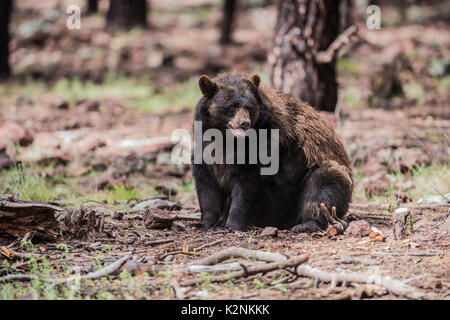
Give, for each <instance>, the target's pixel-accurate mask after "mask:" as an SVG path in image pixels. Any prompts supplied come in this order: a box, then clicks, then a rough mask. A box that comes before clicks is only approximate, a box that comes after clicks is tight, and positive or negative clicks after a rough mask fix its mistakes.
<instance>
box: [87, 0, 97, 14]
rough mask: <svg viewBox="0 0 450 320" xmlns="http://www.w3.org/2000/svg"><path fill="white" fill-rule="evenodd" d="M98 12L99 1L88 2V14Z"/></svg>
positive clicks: (91, 0) (90, 0)
mask: <svg viewBox="0 0 450 320" xmlns="http://www.w3.org/2000/svg"><path fill="white" fill-rule="evenodd" d="M97 12H98V0H88V2H87V13H88V14H94V13H97Z"/></svg>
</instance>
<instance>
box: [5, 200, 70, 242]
mask: <svg viewBox="0 0 450 320" xmlns="http://www.w3.org/2000/svg"><path fill="white" fill-rule="evenodd" d="M61 210H62V209H61V208H59V207H57V206H54V205H51V204H48V203H44V202H29V201H19V200H15V199H14V198H13V197H12V196H0V240H1V239H17V238H20V239H21V238H23V237H24V236H25V235H26V234H27V233H30V234H31V235H32V237H33V239H35V240H48V241H54V240H56V239H57V237H58V223H57V221H56V218H55V212H57V211H61Z"/></svg>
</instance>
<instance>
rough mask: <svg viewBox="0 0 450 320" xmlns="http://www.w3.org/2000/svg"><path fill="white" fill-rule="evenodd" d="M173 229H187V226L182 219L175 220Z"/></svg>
mask: <svg viewBox="0 0 450 320" xmlns="http://www.w3.org/2000/svg"><path fill="white" fill-rule="evenodd" d="M171 230H172V231H185V230H186V226H185V225H184V223H183V222H181V221H175V222H174V223H172V228H171Z"/></svg>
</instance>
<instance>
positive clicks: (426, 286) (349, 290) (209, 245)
mask: <svg viewBox="0 0 450 320" xmlns="http://www.w3.org/2000/svg"><path fill="white" fill-rule="evenodd" d="M171 2H173V1H170V2H169V1H167V2H165V4H164V5H162V4H160V3H158V4H155V6H154V7H153V10H154V12H153V13H152V20H151V21H152V22H151V29H149V30H144V31H139V32H136V33H135V35H134V36H133V37H130V38H131V39H132V40H129V39H128V40H127V42H126V43H125V44H121V45H120V46H119V45H118V44H117V43H119V42H120V39H121V38H120V37H121V36H120V35H119V36H118V35H117V34H116V35H114V34H111V33H109V32H106V31H98V29H99V27H101V26H102V23H103V20H101V19H100V18H99V17H98V16H95V17H90V18H87V20H86V28H84V29H82V31H83V32H82V33H70V32H68V30H67V29H64V28H60V27H58V24H57V23H63V22H61V21H63V20H61V19H60V20H57V21H59V22H57V23H55V24H54V25H53V28H52V29H51V30H50V31H49V32H50V35H51V36H45V35H40V34H34V35H33V36H24V35H23V34H20V32H19V31H18V30H19V25H20V24H21V23H22V22H24V21H27V19H30V18H31V17H33V18H36V17H37V16H38V14H37V10H38V9H40V8H38V5H37V4H32V1H23V2H21V4H20V8H18V10H16V13H15V16H13V21H14V30H16V31H15V32H14V33H13V39H12V43H13V45H12V46H13V53H12V63H13V65H14V64H16V67H15V68H16V69H15V74H16V76H15V78H14V79H13V83H14V84H13V85H11V87H13V86H19V87H20V86H24V88H23V89H22V90H16V89H14V90H12V89H11V90H9V89H8V85H6V87H4V85H3V87H2V88H3V91H0V92H1V93H2V94H1V95H0V107H1V110H2V111H1V113H0V123H1V125H0V133H4V132H6V131H5V130H8V132H10V133H11V132H14V134H13V135H9V136H8V135H2V137H5V136H6V138H3V140H2V138H1V137H0V173H1V174H2V175H1V176H0V178H1V179H3V181H2V184H1V186H0V191H3V192H2V193H5V194H6V193H9V194H14V192H15V191H17V193H18V195H19V199H20V194H21V189H20V188H15V186H16V187H17V186H19V184H17V185H14V182H10V181H15V180H11V176H12V175H14V174H16V173H14V172H12V171H13V170H14V168H15V167H14V165H16V164H18V163H22V166H23V168H24V169H23V172H25V174H27V173H29V174H33V176H36V177H38V178H39V179H41V180H42V179H43V180H42V181H44V182H45V183H46V184H49V185H51V186H52V188H53V189H52V190H53V191H55V192H57V191H56V190H58V188H59V187H60V185H64V186H65V187H67V188H68V190H69V194H67V193H63V192H57V195H56V196H52V197H50V198H49V199H47V202H48V203H52V204H54V205H57V206H59V207H61V208H62V211H61V212H59V213H58V215H59V216H60V217H61V219H62V220H64V219H66V220H64V221H63V222H62V223H63V224H64V223H66V224H65V226H66V227H67V229H65V230H63V231H61V233H60V234H59V235H58V238H57V240H56V241H53V242H48V241H44V242H42V241H39V239H33V234H28V235H26V236H25V238H22V237H17V238H15V239H14V238H9V237H3V236H0V245H2V246H5V247H7V248H6V249H4V251H2V250H0V257H2V256H1V255H2V254H3V256H4V257H2V258H5V261H7V262H6V263H4V264H3V266H2V267H0V279H1V276H6V275H11V274H30V273H31V274H36V275H38V276H39V277H40V278H42V279H44V278H48V277H53V278H57V277H67V276H69V275H73V274H76V273H77V272H80V273H81V275H85V274H88V273H89V272H93V271H95V270H98V269H100V268H102V267H103V266H106V265H109V264H111V263H114V261H117V260H118V259H120V258H122V257H124V256H127V255H131V258H130V259H129V260H128V262H127V263H126V264H125V265H123V266H122V267H121V268H120V269H119V271H116V272H115V273H112V274H110V275H108V277H103V278H100V279H94V280H86V281H82V282H81V286H80V287H76V288H70V289H67V288H66V287H65V286H49V285H48V284H45V281H42V283H37V282H36V281H38V280H34V281H31V282H12V283H5V284H0V285H1V286H2V287H1V291H0V293H1V296H0V299H11V298H12V299H36V298H40V299H42V298H47V299H52V298H86V297H90V298H97V299H111V298H113V299H124V298H131V299H176V298H182V299H404V298H407V297H405V295H402V294H398V293H394V292H392V290H387V289H386V287H385V286H382V285H378V284H373V283H357V282H356V281H349V282H348V283H345V284H342V283H338V285H335V284H333V283H331V284H330V281H319V280H317V279H314V278H313V277H305V276H298V275H295V274H294V273H293V272H292V270H290V271H288V270H282V269H275V270H272V271H270V272H267V273H264V274H262V273H257V274H254V275H246V276H244V277H240V278H236V279H230V280H227V281H224V282H215V281H211V279H210V278H209V275H207V274H204V273H200V274H195V273H192V272H186V270H185V268H186V266H187V264H188V263H191V262H193V261H195V260H199V259H201V258H204V257H208V256H209V255H212V254H214V253H217V252H219V251H220V250H222V249H226V248H229V247H242V248H248V249H252V250H262V251H269V252H278V253H281V254H283V255H286V256H289V257H291V256H299V255H303V254H308V255H309V259H308V261H307V262H306V264H308V265H309V266H311V267H313V268H318V269H320V270H323V271H326V272H337V273H342V274H344V273H358V274H362V275H379V276H382V277H390V278H392V279H394V280H402V281H404V282H403V283H406V284H408V285H409V286H410V287H412V288H414V290H416V291H417V292H420V293H423V294H425V295H426V296H427V297H429V298H438V299H448V298H450V254H449V250H448V249H449V246H450V203H449V201H448V199H445V198H444V196H443V195H445V194H448V193H449V192H450V185H449V181H450V170H449V167H448V163H449V159H450V158H449V133H450V122H449V119H450V105H449V101H450V100H449V92H450V91H449V90H448V88H449V81H448V75H447V76H446V77H445V76H442V77H438V78H436V77H434V76H431V75H430V74H429V72H428V70H429V65H430V64H431V63H432V61H433V60H436V59H437V60H438V59H440V58H442V57H448V56H449V50H450V31H449V29H448V23H446V22H442V21H440V20H439V19H437V20H436V21H434V22H420V23H414V22H410V23H408V24H405V25H401V26H398V25H395V22H392V26H388V27H384V28H382V29H381V30H377V31H376V33H375V31H373V32H367V34H366V37H367V38H368V39H369V40H370V41H371V42H372V43H376V44H377V46H376V47H374V46H373V45H367V44H362V45H360V46H357V47H354V48H352V50H351V51H350V52H347V53H346V55H345V56H344V57H342V58H341V60H340V63H339V83H340V97H341V99H340V102H339V103H340V105H339V108H338V109H339V112H337V113H336V114H334V115H324V116H325V117H327V119H329V120H330V121H331V122H332V123H333V124H334V125H335V127H336V130H337V132H338V133H339V135H340V137H341V138H342V140H343V142H344V144H345V147H346V149H347V151H348V153H349V156H350V158H351V160H352V163H353V165H354V174H355V184H356V187H355V194H354V198H353V203H352V206H351V209H350V211H349V213H348V215H347V217H346V220H347V222H349V223H350V226H352V228H350V227H349V229H350V230H349V229H347V231H346V233H344V234H342V235H337V236H329V235H326V234H322V235H321V234H313V235H310V234H297V233H294V232H291V231H288V230H277V232H276V234H274V235H268V236H266V235H263V234H262V233H263V231H264V230H262V229H259V228H254V229H252V230H250V231H249V232H245V233H242V232H232V231H229V230H226V229H221V228H218V229H216V230H214V231H210V232H204V231H199V230H197V229H196V228H195V227H194V226H193V224H194V223H195V221H196V220H197V219H198V217H199V207H198V202H197V199H196V195H195V192H194V184H193V181H192V174H191V170H190V168H189V166H176V165H173V164H171V163H170V161H169V159H170V151H171V149H172V147H173V143H172V142H171V140H170V136H171V134H172V132H173V130H174V129H187V130H191V126H192V120H193V113H192V110H193V107H194V105H189V104H188V105H186V106H184V107H183V108H181V110H177V111H172V110H168V111H167V110H164V111H158V112H154V111H152V112H143V111H141V110H136V109H134V108H130V107H129V106H128V105H127V103H128V100H126V99H121V98H120V97H113V98H111V97H110V96H108V95H107V94H105V95H101V96H99V97H97V98H96V99H91V98H87V99H86V100H81V101H74V102H72V101H70V100H69V99H66V98H65V97H64V96H63V97H61V95H58V94H55V93H54V91H53V90H51V89H49V90H48V91H47V90H46V89H45V88H52V85H53V84H54V83H55V82H57V81H58V79H60V78H61V77H70V78H76V77H79V78H81V79H94V82H98V83H102V81H104V77H105V76H106V74H107V73H108V72H111V71H115V70H116V69H117V68H118V66H119V65H120V67H121V68H124V69H125V74H127V76H131V77H135V78H139V77H141V76H142V75H146V74H147V75H150V78H149V79H150V80H149V86H156V87H163V86H171V85H174V84H176V83H178V82H180V81H184V80H185V79H188V78H190V77H191V76H194V77H195V76H197V75H199V74H202V73H215V72H218V71H224V70H235V71H246V72H253V71H258V72H262V73H263V74H264V71H263V70H264V61H265V57H266V52H267V49H268V47H269V46H270V36H271V31H270V30H271V28H272V26H273V22H274V19H275V17H274V15H275V8H274V7H273V6H269V7H265V8H259V7H255V8H249V9H247V10H246V12H245V13H242V16H243V15H246V16H248V17H254V19H244V18H242V17H241V18H240V19H239V23H238V25H239V27H238V28H237V32H236V34H235V39H236V41H237V43H236V44H234V45H231V46H229V47H227V48H220V47H219V46H218V44H216V42H217V37H218V33H217V27H216V24H217V23H216V22H215V21H217V19H218V18H219V12H218V11H217V10H214V7H213V8H212V9H211V8H209V7H208V6H206V8H207V9H204V10H205V11H204V12H203V11H202V12H203V13H202V12H200V13H199V11H198V10H197V11H196V10H194V9H192V12H194V13H195V14H197V15H200V14H204V15H205V17H207V18H202V17H203V16H202V15H200V18H199V17H198V16H195V17H196V18H195V19H193V18H192V17H191V15H192V14H191V13H190V11H189V10H188V9H186V8H189V6H193V4H191V3H190V2H189V1H181V2H178V1H177V4H176V5H174V4H171ZM180 3H181V4H180ZM205 3H209V2H205ZM47 5H48V7H52V4H48V3H47ZM178 6H181V8H179V7H178ZM25 8H31V9H25ZM208 8H209V9H208ZM101 9H102V10H104V8H101ZM425 9H427V10H429V11H430V12H434V11H433V7H432V6H431V7H430V8H428V7H426V8H425ZM434 9H435V8H434ZM171 10H172V11H171ZM177 10H181V11H183V10H184V11H183V12H184V13H183V14H182V15H181V14H180V15H177V12H179V11H177ZM424 12H428V11H426V10H425V11H424ZM190 17H191V18H190ZM265 19H267V21H270V22H271V23H260V21H263V20H265ZM192 21H194V22H195V21H196V22H195V23H194V22H192ZM131 32H133V31H131ZM167 33H170V36H168V35H167ZM180 36H181V37H183V38H185V39H184V40H183V41H180V40H179V39H180ZM199 39H201V41H200V40H199ZM193 43H198V44H199V45H198V46H193V45H192V44H193ZM38 44H39V45H43V46H44V49H42V48H40V47H39V46H38ZM115 46H116V47H115ZM117 46H119V49H117ZM149 46H150V47H151V48H154V50H150V49H148V48H149ZM83 48H84V49H83ZM83 50H85V51H86V50H87V51H88V50H95V51H96V52H97V53H96V54H86V58H85V59H84V60H83V59H81V60H80V59H75V58H74V56H75V55H76V56H80V55H81V52H83ZM155 52H156V53H155ZM405 52H409V54H405V55H404V57H406V58H405V59H406V60H407V64H406V66H405V67H404V68H401V70H399V71H398V73H397V74H396V76H398V77H399V79H400V81H401V82H402V83H403V84H404V91H405V92H404V94H403V95H402V96H400V97H394V98H391V97H390V98H389V99H387V98H386V99H384V98H381V99H379V100H375V103H373V104H372V105H371V104H370V103H369V101H370V97H371V96H376V94H375V93H374V92H376V89H374V85H373V83H372V82H373V80H374V79H375V78H376V77H377V76H379V75H380V74H381V75H383V74H385V73H386V72H384V73H383V72H382V70H383V67H384V66H386V65H389V64H390V63H392V61H394V59H395V58H396V57H398V56H399V54H401V53H405ZM50 53H51V55H52V57H53V58H52V59H49V57H48V55H49V54H50ZM167 55H170V56H171V58H163V57H166V56H167ZM112 56H115V57H116V58H117V59H119V60H117V59H116V60H114V59H113V58H111V57H112ZM152 57H153V58H152ZM152 59H153V60H155V61H159V62H154V63H152V62H151V61H153V60H152ZM145 61H146V62H145ZM149 61H150V62H149ZM164 61H166V62H164ZM65 62H70V63H65ZM380 72H381V73H380ZM30 77H31V78H33V79H35V80H36V81H43V82H44V83H46V85H48V87H44V89H37V90H34V89H33V90H34V91H31V92H33V94H28V93H27V92H28V91H27V90H26V89H25V88H26V85H27V83H29V81H31V80H30ZM26 79H28V80H26ZM446 79H447V80H446ZM263 80H264V81H267V80H266V79H265V78H264V77H263ZM386 81H390V80H389V79H388V80H386ZM30 90H31V89H30ZM36 92H37V94H36ZM7 126H9V127H7ZM5 128H6V129H5ZM11 128H13V129H14V130H13V129H11ZM2 130H4V131H2ZM8 139H9V140H8ZM11 141H12V142H13V143H10V142H11ZM14 143H15V144H14ZM427 170H428V171H427ZM2 171H3V172H2ZM427 172H431V173H430V175H432V176H431V177H428V176H426V173H427ZM41 180H40V181H41ZM7 181H9V182H7ZM58 181H59V182H58ZM61 181H63V182H62V183H61ZM68 186H69V187H68ZM121 188H123V189H124V191H123V192H122V193H121V191H120V190H122V189H121ZM130 190H131V191H130ZM147 190H151V191H148V192H147ZM431 195H434V196H435V199H434V200H433V199H431V198H430V196H431ZM427 197H428V198H427ZM158 199H160V200H158ZM23 200H32V201H33V200H37V199H34V198H32V197H30V199H23ZM39 200H45V199H39ZM88 200H95V201H97V202H87V201H88ZM400 207H404V208H409V210H410V220H409V222H408V228H407V234H406V235H405V236H404V237H403V238H402V239H398V240H396V239H395V237H394V233H393V218H392V217H393V212H394V211H395V209H398V208H400ZM154 208H159V209H160V210H163V211H164V212H165V213H166V214H169V215H170V216H171V217H172V218H173V219H174V221H175V222H171V223H170V224H169V225H168V227H167V228H163V229H160V230H158V229H153V228H150V227H149V226H150V223H149V222H148V219H149V218H148V216H149V212H152V210H155V209H154ZM0 212H2V211H0ZM87 212H93V215H94V216H95V223H94V224H93V225H90V224H89V223H90V222H88V221H84V220H82V221H79V222H78V224H77V225H70V223H69V222H70V221H69V220H70V219H73V216H71V214H72V213H73V214H74V215H75V216H76V215H80V214H81V215H83V214H85V213H87ZM102 217H104V221H103V220H101V219H103V218H102ZM0 218H1V216H0ZM62 220H61V221H62ZM100 220H101V223H100V224H98V223H97V222H98V221H100ZM61 221H59V222H61ZM358 221H359V222H360V221H365V222H367V223H368V225H369V230H367V227H366V229H364V228H361V227H360V226H361V225H360V224H359V225H358V223H357V222H358ZM100 225H101V227H100ZM170 225H171V226H170ZM358 226H359V227H358ZM371 228H372V229H371ZM374 228H375V229H374ZM351 230H353V233H352V231H351ZM369 232H372V233H371V236H369ZM23 240H25V242H24V241H23ZM30 240H31V242H30ZM161 240H162V242H161V243H159V242H160V241H161ZM21 243H22V244H21ZM60 244H64V245H60ZM7 249H8V250H12V251H13V252H15V253H16V256H15V257H14V258H8V257H7V251H6V250H7ZM27 254H28V256H27ZM235 260H236V259H235ZM237 261H244V260H242V259H237ZM228 262H229V261H228ZM247 262H248V261H247ZM124 270H125V271H124ZM225 274H227V273H225ZM197 277H199V278H202V279H204V281H202V282H201V284H199V285H194V286H186V287H185V288H184V287H183V288H180V287H179V284H180V283H183V281H186V280H188V279H193V278H197ZM174 279H175V280H176V281H175V284H174V282H173V280H174Z"/></svg>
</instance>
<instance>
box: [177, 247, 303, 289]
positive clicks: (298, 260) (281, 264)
mask: <svg viewBox="0 0 450 320" xmlns="http://www.w3.org/2000/svg"><path fill="white" fill-rule="evenodd" d="M308 259H309V255H307V254H305V255H301V256H298V257H293V258H289V259H286V260H284V261H276V262H271V263H264V264H257V265H250V266H247V267H245V269H244V268H243V270H240V271H236V272H232V273H229V274H226V275H221V276H212V277H209V278H206V279H205V278H196V279H190V280H185V281H183V282H181V283H180V286H182V287H189V286H194V285H198V284H201V283H203V282H205V281H209V282H225V281H228V280H230V279H238V278H241V277H244V276H250V275H253V274H256V273H261V272H268V271H273V270H278V269H284V268H288V267H295V266H298V265H299V264H302V263H304V262H306V261H307V260H308Z"/></svg>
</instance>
